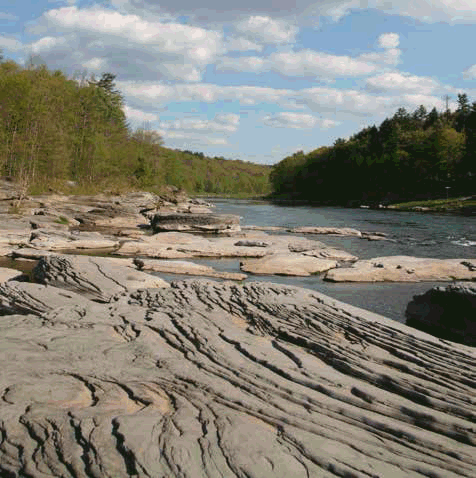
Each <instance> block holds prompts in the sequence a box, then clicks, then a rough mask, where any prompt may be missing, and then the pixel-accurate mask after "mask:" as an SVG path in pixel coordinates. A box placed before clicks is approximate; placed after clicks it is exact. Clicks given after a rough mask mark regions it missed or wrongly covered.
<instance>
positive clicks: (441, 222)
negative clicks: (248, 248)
mask: <svg viewBox="0 0 476 478" xmlns="http://www.w3.org/2000/svg"><path fill="white" fill-rule="evenodd" d="M209 201H210V202H212V203H213V204H214V205H215V211H216V212H217V213H221V214H236V215H239V216H240V217H241V218H242V219H241V224H242V225H258V226H280V227H284V228H292V227H298V226H332V227H351V228H355V229H359V230H360V231H365V232H384V233H385V234H387V237H388V239H390V241H367V240H363V239H359V238H354V237H331V236H322V235H321V236H308V237H309V238H316V239H317V240H319V241H321V242H324V243H326V244H328V245H332V246H335V247H338V248H340V249H344V250H346V251H348V252H351V253H352V254H354V255H356V256H358V257H359V258H361V259H369V258H372V257H379V256H394V255H408V256H416V257H433V258H439V259H450V258H475V257H476V218H475V217H464V216H452V215H444V214H428V213H417V212H415V213H412V212H401V211H394V210H388V209H386V210H374V209H347V208H337V207H312V206H309V205H300V206H289V205H277V204H272V203H269V202H264V201H250V200H236V199H211V200H209ZM279 234H282V233H281V232H280V233H279ZM200 262H202V263H206V264H208V265H211V266H213V267H215V268H217V269H220V270H226V271H238V270H239V261H237V260H233V259H221V260H203V261H200ZM248 280H260V281H271V282H279V283H283V284H290V285H297V286H301V287H306V288H308V289H313V290H317V291H319V292H322V293H324V294H326V295H328V296H331V297H334V298H335V299H338V300H341V301H343V302H347V303H349V304H352V305H355V306H358V307H362V308H364V309H367V310H371V311H373V312H377V313H379V314H382V315H385V316H387V317H390V318H392V319H395V320H398V321H399V322H404V321H405V309H406V306H407V304H408V302H409V301H410V300H411V299H412V297H413V296H414V295H415V294H420V293H423V292H425V291H427V290H428V289H430V288H431V287H433V286H435V285H446V284H448V283H442V282H441V283H440V282H421V283H377V284H371V283H348V284H346V283H337V284H334V283H330V282H325V281H323V280H322V279H321V278H320V277H319V276H311V277H284V276H255V275H250V276H249V279H248Z"/></svg>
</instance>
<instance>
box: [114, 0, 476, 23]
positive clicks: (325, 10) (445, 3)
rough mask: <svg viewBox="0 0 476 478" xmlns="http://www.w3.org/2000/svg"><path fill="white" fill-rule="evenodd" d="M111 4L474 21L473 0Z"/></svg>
mask: <svg viewBox="0 0 476 478" xmlns="http://www.w3.org/2000/svg"><path fill="white" fill-rule="evenodd" d="M111 2H112V4H113V5H114V6H116V7H118V8H122V9H123V10H124V11H128V12H140V14H144V13H145V12H147V13H149V14H161V15H163V14H164V13H165V12H167V13H169V14H190V13H191V12H193V15H191V16H192V17H193V19H194V20H195V21H232V20H236V18H239V17H242V16H243V15H245V14H248V15H249V12H254V14H255V15H256V16H258V15H259V16H264V17H265V16H268V17H270V18H273V19H290V18H298V19H299V20H300V21H306V20H307V19H309V18H313V19H315V20H314V21H318V19H319V17H321V16H326V17H330V18H332V19H333V20H339V19H340V18H342V17H343V16H345V15H348V14H349V13H350V12H351V11H352V10H366V9H378V10H381V11H383V12H385V13H389V14H394V15H402V16H408V17H412V18H416V19H418V20H421V21H424V22H429V23H435V22H447V23H474V22H476V0H433V1H431V2H428V0H393V1H388V0H337V1H336V0H293V1H292V2H290V1H289V0H240V1H239V2H231V3H229V4H225V3H223V1H222V0H202V1H201V2H200V4H199V5H197V3H196V2H193V1H192V0H161V1H160V3H158V2H157V1H156V0H111Z"/></svg>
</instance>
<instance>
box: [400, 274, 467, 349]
mask: <svg viewBox="0 0 476 478" xmlns="http://www.w3.org/2000/svg"><path fill="white" fill-rule="evenodd" d="M405 315H406V318H407V321H406V323H407V325H409V326H411V327H415V328H417V329H420V330H423V331H425V332H429V333H431V334H432V335H436V336H437V337H441V338H443V339H446V340H452V341H455V342H459V343H463V344H466V345H471V346H473V347H474V346H476V284H474V283H455V284H450V285H448V286H446V287H433V288H432V289H430V290H429V291H427V292H425V293H424V294H421V295H416V296H414V297H413V300H412V301H411V302H410V303H409V304H408V306H407V310H406V312H405Z"/></svg>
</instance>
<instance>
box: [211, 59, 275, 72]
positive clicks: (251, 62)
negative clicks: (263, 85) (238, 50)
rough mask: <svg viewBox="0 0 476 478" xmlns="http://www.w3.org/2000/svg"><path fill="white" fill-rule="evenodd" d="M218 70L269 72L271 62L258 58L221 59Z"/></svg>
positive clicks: (217, 66)
mask: <svg viewBox="0 0 476 478" xmlns="http://www.w3.org/2000/svg"><path fill="white" fill-rule="evenodd" d="M216 69H217V70H221V71H234V72H244V71H251V72H260V71H266V70H268V71H269V61H266V59H263V58H260V57H258V56H241V57H239V58H227V57H224V58H221V59H220V60H219V62H218V63H217V65H216Z"/></svg>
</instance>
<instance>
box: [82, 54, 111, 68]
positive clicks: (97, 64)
mask: <svg viewBox="0 0 476 478" xmlns="http://www.w3.org/2000/svg"><path fill="white" fill-rule="evenodd" d="M105 63H106V62H105V61H104V59H103V58H97V57H94V58H91V59H90V60H88V61H85V62H84V63H83V66H84V68H86V69H88V70H94V71H101V70H102V69H104V66H105Z"/></svg>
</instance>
